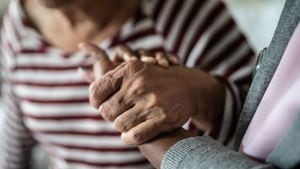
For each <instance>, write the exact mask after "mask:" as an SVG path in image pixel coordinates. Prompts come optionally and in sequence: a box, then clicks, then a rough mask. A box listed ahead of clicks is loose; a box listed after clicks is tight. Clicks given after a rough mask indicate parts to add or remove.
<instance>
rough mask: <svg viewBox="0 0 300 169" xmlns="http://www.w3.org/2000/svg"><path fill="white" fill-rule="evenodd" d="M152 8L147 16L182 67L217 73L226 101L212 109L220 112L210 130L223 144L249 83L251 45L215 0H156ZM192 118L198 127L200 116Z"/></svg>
mask: <svg viewBox="0 0 300 169" xmlns="http://www.w3.org/2000/svg"><path fill="white" fill-rule="evenodd" d="M172 3H173V4H172ZM170 4H172V5H170ZM152 9H153V10H152V11H153V12H152V13H151V14H150V16H152V18H153V21H154V23H155V26H156V29H157V32H160V33H161V35H162V36H163V37H164V39H165V43H164V44H165V48H166V49H167V52H171V53H176V54H177V55H178V56H179V58H180V59H181V62H182V64H184V65H186V66H187V67H192V68H195V69H200V70H203V71H205V72H207V73H209V74H210V75H212V76H214V77H216V78H217V79H218V81H219V82H220V85H222V86H223V89H225V91H226V92H225V97H224V98H225V99H224V100H225V104H223V105H220V106H221V107H220V108H221V109H222V111H221V112H216V113H217V114H219V115H221V116H219V119H217V120H216V121H215V123H214V124H215V125H214V126H213V127H214V129H213V131H212V132H211V133H210V134H211V136H213V137H214V138H218V140H220V141H222V142H223V143H227V142H228V141H229V139H230V138H231V137H232V133H233V132H231V131H233V129H234V127H235V124H236V122H237V120H238V116H239V113H240V110H241V106H242V103H243V102H244V99H245V94H246V92H247V90H248V87H249V85H250V82H251V73H252V67H253V66H252V65H253V63H254V60H255V57H254V55H255V54H254V52H253V50H252V48H251V46H250V45H249V43H248V42H247V41H246V38H245V37H244V35H243V34H242V33H241V31H240V30H239V28H238V26H237V25H236V23H235V22H234V20H233V18H232V16H231V15H230V13H229V11H228V10H227V9H226V6H225V4H224V3H223V2H222V1H220V0H201V1H159V0H157V1H156V3H154V5H153V8H152ZM193 120H194V122H195V124H196V125H197V124H198V125H197V126H200V128H203V127H202V126H201V125H199V124H201V123H202V122H201V121H202V120H201V118H199V117H197V116H194V117H193ZM218 124H221V125H218Z"/></svg>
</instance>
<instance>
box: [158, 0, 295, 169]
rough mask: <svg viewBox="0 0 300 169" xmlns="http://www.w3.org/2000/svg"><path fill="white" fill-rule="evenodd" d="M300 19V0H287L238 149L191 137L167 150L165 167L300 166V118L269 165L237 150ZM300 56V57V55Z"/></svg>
mask: <svg viewBox="0 0 300 169" xmlns="http://www.w3.org/2000/svg"><path fill="white" fill-rule="evenodd" d="M299 21H300V0H287V1H286V4H285V7H284V9H283V12H282V15H281V17H280V21H279V23H278V26H277V29H276V31H275V34H274V37H273V39H272V42H271V44H270V46H269V47H268V48H267V50H266V52H264V56H263V58H262V60H261V63H260V64H261V66H260V69H259V70H257V72H256V75H255V76H254V79H253V82H252V84H251V87H250V89H249V93H248V96H247V98H246V101H245V104H244V107H243V110H242V113H241V115H240V120H239V123H238V125H237V128H236V132H235V138H234V139H235V144H234V145H235V146H234V147H235V149H234V150H232V149H229V148H227V147H224V146H223V145H222V144H220V143H219V142H217V141H215V140H213V139H212V138H210V137H207V136H200V137H194V138H188V139H184V140H181V141H179V142H178V143H176V144H175V145H173V146H172V147H171V148H170V149H169V150H168V152H167V153H166V155H165V157H164V159H163V162H162V165H161V168H163V169H175V168H178V169H246V168H251V169H273V168H284V169H290V168H300V145H299V143H300V117H299V118H298V119H295V122H294V124H293V125H292V127H291V128H290V129H289V131H288V133H286V135H285V137H284V138H282V140H281V142H280V144H279V145H278V146H277V147H276V148H275V149H274V150H273V151H272V153H271V154H270V155H269V157H268V159H267V160H266V163H265V164H262V163H259V162H257V161H254V160H252V159H250V158H249V157H247V156H245V155H243V154H241V153H239V152H238V151H237V150H238V148H239V146H240V143H241V140H242V138H243V136H244V134H245V131H246V129H247V128H248V126H249V124H250V121H251V119H252V117H253V115H254V113H255V111H256V109H257V107H258V105H259V103H260V101H261V99H262V97H263V95H264V93H265V91H266V89H267V87H268V85H269V83H270V81H271V79H272V77H273V74H274V72H275V70H276V68H277V66H278V64H279V62H280V59H281V56H282V55H283V53H284V51H285V49H286V47H287V44H288V42H289V40H290V38H291V36H292V34H293V33H294V30H295V28H296V27H297V25H298V23H299ZM299 57H300V56H299Z"/></svg>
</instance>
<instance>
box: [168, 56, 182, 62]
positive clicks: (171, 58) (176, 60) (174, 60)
mask: <svg viewBox="0 0 300 169" xmlns="http://www.w3.org/2000/svg"><path fill="white" fill-rule="evenodd" d="M168 59H169V61H170V62H171V64H172V65H179V64H180V61H179V59H178V57H177V56H176V55H174V54H169V55H168Z"/></svg>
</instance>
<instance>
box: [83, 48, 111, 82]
mask: <svg viewBox="0 0 300 169" xmlns="http://www.w3.org/2000/svg"><path fill="white" fill-rule="evenodd" d="M79 48H80V49H81V50H82V51H84V52H86V53H87V54H89V55H91V56H92V57H94V59H95V60H96V63H95V64H94V68H95V67H96V69H94V71H95V72H94V74H95V78H99V76H102V75H103V74H105V73H106V72H108V71H110V70H111V69H113V68H114V64H113V63H112V62H111V60H110V59H109V57H108V55H107V54H106V52H105V51H104V50H102V49H101V48H99V47H98V46H96V45H94V44H91V43H87V42H83V43H80V44H79Z"/></svg>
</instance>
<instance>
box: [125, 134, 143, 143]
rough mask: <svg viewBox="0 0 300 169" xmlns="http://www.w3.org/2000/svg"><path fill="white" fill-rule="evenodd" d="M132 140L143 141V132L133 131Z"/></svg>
mask: <svg viewBox="0 0 300 169" xmlns="http://www.w3.org/2000/svg"><path fill="white" fill-rule="evenodd" d="M128 139H129V140H130V142H132V143H133V144H139V143H141V142H142V141H143V137H142V134H141V133H139V132H136V131H132V132H130V133H129V138H128Z"/></svg>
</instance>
